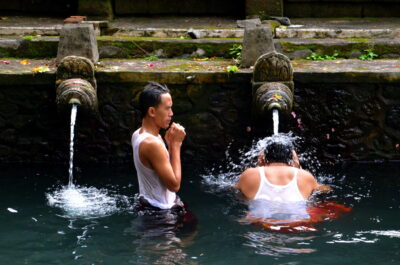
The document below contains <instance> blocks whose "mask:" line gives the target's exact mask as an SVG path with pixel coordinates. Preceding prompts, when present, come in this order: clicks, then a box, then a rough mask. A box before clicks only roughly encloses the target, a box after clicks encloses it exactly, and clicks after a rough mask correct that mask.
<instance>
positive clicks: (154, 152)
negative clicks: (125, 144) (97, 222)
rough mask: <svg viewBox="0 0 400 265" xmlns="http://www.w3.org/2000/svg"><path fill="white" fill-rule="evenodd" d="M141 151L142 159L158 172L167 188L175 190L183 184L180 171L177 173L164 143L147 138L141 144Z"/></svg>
mask: <svg viewBox="0 0 400 265" xmlns="http://www.w3.org/2000/svg"><path fill="white" fill-rule="evenodd" d="M139 153H140V159H141V160H142V161H143V162H144V161H147V162H148V164H150V168H152V169H153V170H154V171H155V172H156V173H157V175H158V176H159V177H160V180H161V182H162V183H163V184H164V185H165V186H166V187H167V189H169V190H170V191H173V192H177V191H178V190H179V188H180V185H181V174H180V171H179V172H177V173H178V174H175V172H174V170H173V168H172V166H171V163H170V160H169V159H168V155H167V152H166V151H165V148H164V146H163V144H162V143H160V142H159V141H157V140H154V139H151V140H149V141H148V140H147V139H146V140H144V141H143V142H142V144H141V145H140V148H139ZM143 164H145V163H143ZM146 164H147V163H146Z"/></svg>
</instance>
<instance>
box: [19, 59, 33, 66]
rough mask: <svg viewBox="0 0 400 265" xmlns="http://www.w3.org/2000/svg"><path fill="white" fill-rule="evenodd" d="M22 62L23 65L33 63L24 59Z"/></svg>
mask: <svg viewBox="0 0 400 265" xmlns="http://www.w3.org/2000/svg"><path fill="white" fill-rule="evenodd" d="M19 63H20V64H22V65H27V64H31V63H30V62H28V60H26V59H25V60H22V61H20V62H19Z"/></svg>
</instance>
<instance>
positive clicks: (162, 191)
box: [132, 129, 176, 209]
mask: <svg viewBox="0 0 400 265" xmlns="http://www.w3.org/2000/svg"><path fill="white" fill-rule="evenodd" d="M147 137H154V138H155V139H157V141H160V142H161V143H162V144H163V146H164V148H165V144H164V142H163V141H162V140H161V139H160V138H158V137H156V136H154V135H152V134H149V133H146V132H143V133H139V129H138V130H136V131H135V132H134V133H133V135H132V148H133V160H134V163H135V168H136V172H137V177H138V182H139V194H140V196H141V197H143V198H145V199H146V200H147V201H148V202H149V203H150V204H151V205H152V206H154V207H157V208H160V209H170V208H172V207H173V206H174V205H175V199H176V193H175V192H172V191H170V190H168V189H167V187H165V186H164V185H163V183H162V182H161V180H160V177H159V176H158V174H157V173H156V172H155V171H154V170H153V169H151V168H148V167H146V166H144V165H143V163H142V161H140V158H139V147H140V144H141V143H142V141H143V140H144V139H146V138H147ZM165 152H167V154H168V151H167V148H165ZM168 156H169V154H168Z"/></svg>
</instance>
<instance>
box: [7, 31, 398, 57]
mask: <svg viewBox="0 0 400 265" xmlns="http://www.w3.org/2000/svg"><path fill="white" fill-rule="evenodd" d="M58 40H59V38H58V37H46V36H42V37H33V36H26V37H24V38H0V57H3V58H7V57H8V58H12V57H13V58H53V57H56V55H57V47H58ZM97 40H98V47H99V54H100V58H127V59H128V58H145V57H150V56H156V57H158V58H193V57H197V58H202V57H208V58H211V57H221V58H227V59H231V58H232V57H233V55H232V54H230V49H232V48H233V47H234V45H239V44H241V43H242V39H239V38H237V39H180V38H136V37H108V36H99V37H98V39H97ZM274 41H275V47H276V49H277V51H278V52H281V53H283V54H285V55H287V56H288V57H289V58H290V59H305V58H306V57H308V56H310V55H311V53H313V52H314V53H317V54H319V55H332V54H334V53H338V56H337V57H338V58H358V57H359V56H360V55H361V54H365V53H366V50H371V51H373V52H374V53H375V54H377V55H378V58H399V57H400V38H396V39H345V40H343V39H275V40H274ZM152 59H157V58H152Z"/></svg>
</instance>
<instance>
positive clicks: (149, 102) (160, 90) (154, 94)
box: [139, 81, 169, 117]
mask: <svg viewBox="0 0 400 265" xmlns="http://www.w3.org/2000/svg"><path fill="white" fill-rule="evenodd" d="M165 93H169V89H168V87H167V86H166V85H161V84H160V83H157V82H153V81H149V83H148V84H147V85H146V86H145V87H144V89H143V91H142V92H141V93H140V96H139V110H140V112H141V114H142V117H145V116H146V115H147V110H148V109H149V108H150V107H156V106H157V105H158V104H160V103H161V95H162V94H165Z"/></svg>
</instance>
